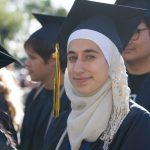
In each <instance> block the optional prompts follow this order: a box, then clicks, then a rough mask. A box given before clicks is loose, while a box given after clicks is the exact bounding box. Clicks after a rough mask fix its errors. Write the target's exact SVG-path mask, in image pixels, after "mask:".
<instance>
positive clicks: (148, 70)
mask: <svg viewBox="0 0 150 150" xmlns="http://www.w3.org/2000/svg"><path fill="white" fill-rule="evenodd" d="M115 4H119V5H125V6H131V7H139V8H144V9H148V11H147V13H146V14H145V17H144V19H143V20H141V22H140V24H139V25H138V27H137V28H136V29H135V33H134V34H133V36H132V37H131V39H130V41H129V43H128V45H127V46H126V47H125V49H124V51H123V52H122V56H123V58H124V60H125V64H126V67H127V73H128V84H129V87H130V89H131V98H132V99H133V100H134V101H136V102H137V103H138V104H140V105H141V106H143V107H144V108H146V109H147V110H148V111H150V92H149V89H150V66H149V63H150V1H149V0H142V1H139V0H117V1H116V2H115ZM131 26H132V24H131Z"/></svg>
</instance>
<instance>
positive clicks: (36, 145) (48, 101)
mask: <svg viewBox="0 0 150 150" xmlns="http://www.w3.org/2000/svg"><path fill="white" fill-rule="evenodd" d="M35 93H36V90H35V89H34V90H33V91H32V92H31V94H30V95H29V97H28V99H29V98H30V100H27V101H30V103H28V105H27V109H26V112H25V117H24V120H23V125H22V131H21V144H20V147H19V149H20V150H40V149H41V147H42V143H43V140H44V135H45V131H46V128H47V123H48V120H49V116H50V114H51V111H52V98H53V91H52V90H51V91H49V90H46V89H43V90H42V91H41V92H40V94H39V95H38V96H37V98H36V99H35V100H33V96H34V95H35ZM68 106H69V103H68V102H67V101H65V100H62V101H61V111H63V110H65V109H66V108H67V107H68Z"/></svg>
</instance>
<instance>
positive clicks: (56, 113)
mask: <svg viewBox="0 0 150 150" xmlns="http://www.w3.org/2000/svg"><path fill="white" fill-rule="evenodd" d="M52 58H53V59H55V61H56V64H55V78H54V92H53V93H54V95H53V116H54V117H58V116H59V112H60V62H59V44H58V43H56V45H55V52H54V53H53V54H52Z"/></svg>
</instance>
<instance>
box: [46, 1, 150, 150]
mask: <svg viewBox="0 0 150 150" xmlns="http://www.w3.org/2000/svg"><path fill="white" fill-rule="evenodd" d="M83 10H84V11H83ZM143 12H145V11H144V10H142V9H135V8H130V7H124V6H119V5H110V4H104V3H98V2H94V1H87V0H78V1H75V3H74V5H73V7H72V8H71V10H70V12H69V14H68V16H67V18H66V20H65V22H64V24H63V26H62V28H61V31H60V33H59V34H58V41H59V43H60V47H61V46H65V45H66V53H67V68H66V71H65V75H64V87H65V92H66V95H67V97H68V98H69V100H70V101H71V110H70V111H69V110H68V111H67V112H65V113H63V114H62V115H60V117H59V118H58V119H56V120H55V121H53V122H52V124H51V131H53V132H51V137H50V138H49V139H47V142H49V145H48V146H47V148H45V149H44V148H43V150H48V149H49V150H141V149H144V150H149V147H150V144H149V137H150V113H149V112H148V111H147V110H146V109H144V108H143V107H141V106H139V105H138V104H136V103H135V102H133V101H132V100H130V99H129V95H130V89H129V87H128V84H127V74H126V68H125V65H124V61H123V58H122V56H121V54H120V52H122V50H123V49H124V46H126V44H125V43H127V42H128V40H129V39H130V37H131V36H132V34H133V32H134V28H136V27H137V25H138V23H139V22H140V20H141V19H142V17H143ZM118 14H119V15H120V16H121V17H120V16H118ZM133 19H134V21H135V22H134V25H133V26H132V27H131V28H130V29H129V30H130V32H129V33H128V39H127V38H125V39H124V40H125V41H123V38H122V36H124V37H126V36H125V35H122V34H121V33H122V32H121V30H124V27H123V26H124V23H123V24H122V22H124V21H125V22H130V21H133ZM123 43H124V45H123ZM55 128H56V129H57V131H56V130H55Z"/></svg>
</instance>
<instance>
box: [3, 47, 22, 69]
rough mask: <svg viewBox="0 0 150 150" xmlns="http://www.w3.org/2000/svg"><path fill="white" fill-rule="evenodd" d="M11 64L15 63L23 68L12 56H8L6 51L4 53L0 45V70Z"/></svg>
mask: <svg viewBox="0 0 150 150" xmlns="http://www.w3.org/2000/svg"><path fill="white" fill-rule="evenodd" d="M13 62H17V63H18V64H20V65H22V66H23V63H22V62H20V61H19V60H18V59H17V58H15V57H14V56H12V55H10V54H9V53H8V51H6V49H5V48H4V47H2V46H1V45H0V68H2V67H5V66H7V65H9V64H11V63H13Z"/></svg>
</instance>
